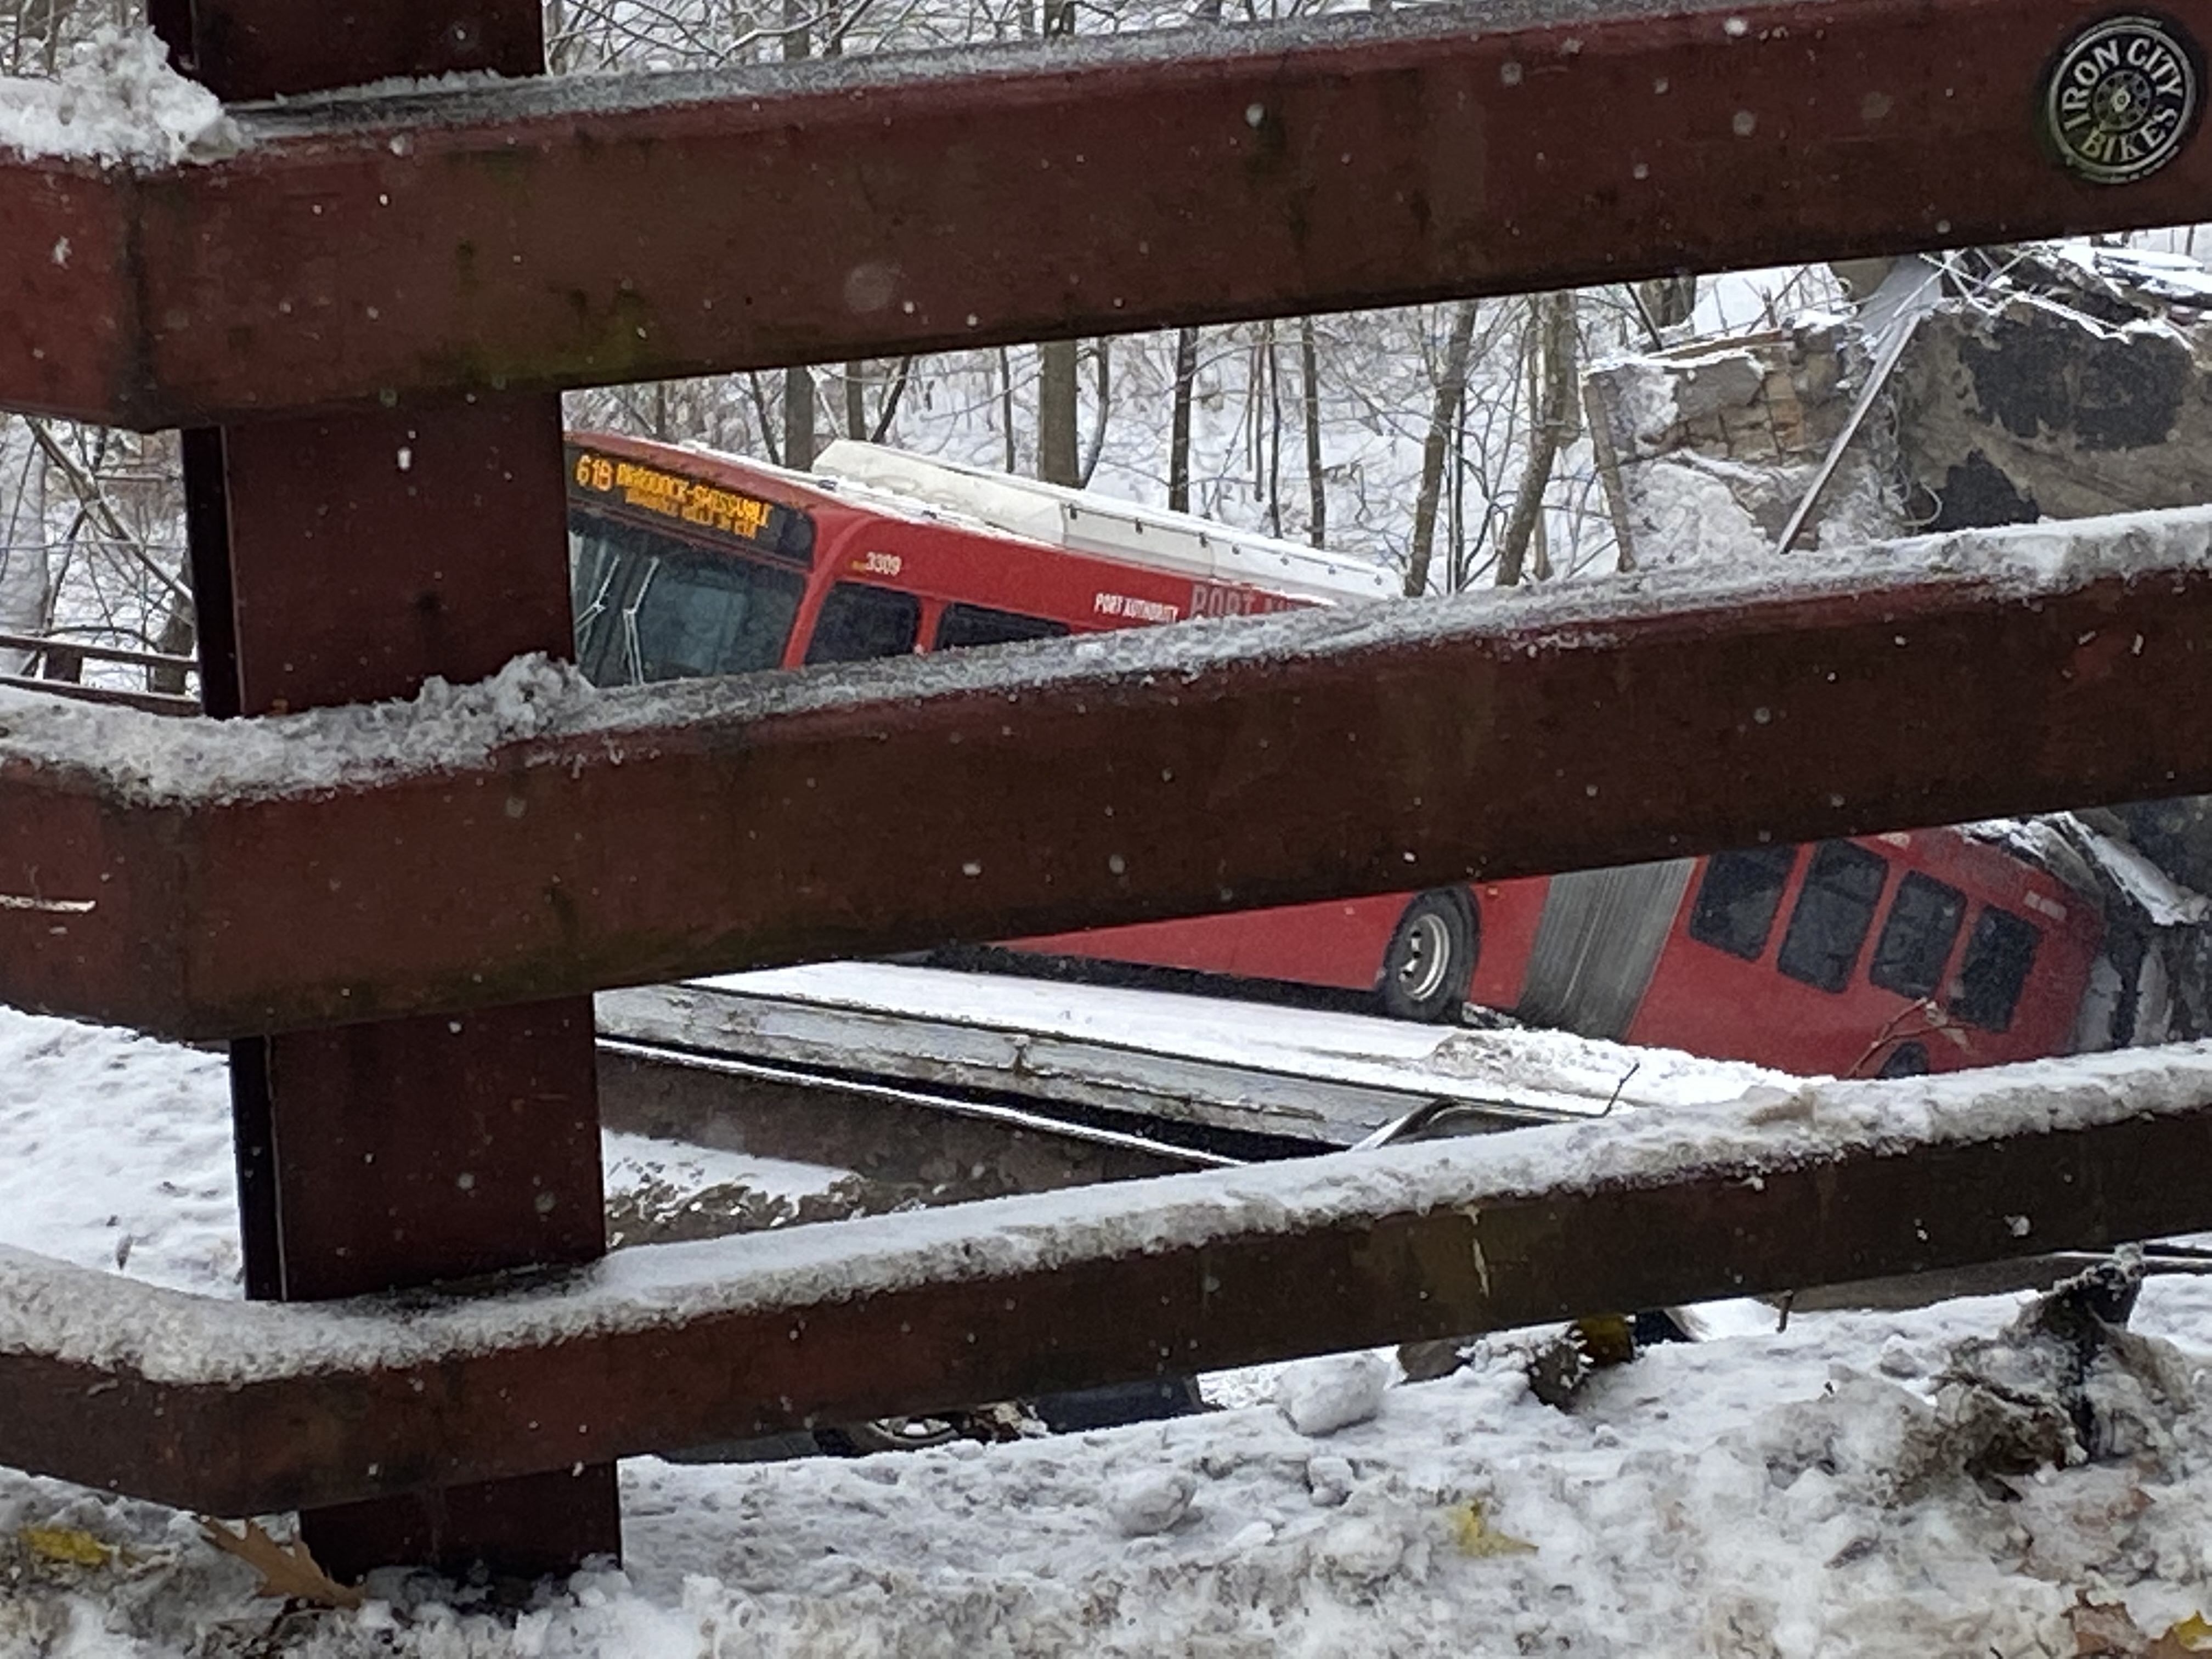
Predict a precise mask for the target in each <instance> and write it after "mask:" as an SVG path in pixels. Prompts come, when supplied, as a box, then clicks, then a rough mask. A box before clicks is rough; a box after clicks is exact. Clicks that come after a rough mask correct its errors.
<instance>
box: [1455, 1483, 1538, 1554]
mask: <svg viewBox="0 0 2212 1659" xmlns="http://www.w3.org/2000/svg"><path fill="white" fill-rule="evenodd" d="M1445 1514H1446V1515H1447V1516H1449V1517H1450V1519H1451V1529H1452V1541H1453V1542H1454V1543H1455V1544H1457V1545H1458V1546H1459V1547H1460V1553H1462V1554H1463V1555H1472V1556H1474V1557H1477V1558H1478V1559H1480V1557H1483V1556H1486V1555H1534V1553H1536V1547H1535V1546H1534V1544H1531V1543H1529V1542H1528V1541H1527V1540H1526V1539H1521V1538H1516V1537H1514V1536H1513V1535H1512V1534H1510V1533H1503V1532H1498V1531H1497V1530H1496V1529H1495V1528H1492V1526H1491V1524H1490V1521H1489V1518H1488V1517H1487V1516H1485V1515H1484V1514H1483V1512H1482V1505H1481V1504H1479V1503H1477V1502H1475V1501H1474V1499H1473V1498H1469V1499H1468V1501H1467V1502H1466V1503H1464V1504H1453V1505H1452V1506H1451V1508H1450V1509H1449V1510H1446V1511H1445Z"/></svg>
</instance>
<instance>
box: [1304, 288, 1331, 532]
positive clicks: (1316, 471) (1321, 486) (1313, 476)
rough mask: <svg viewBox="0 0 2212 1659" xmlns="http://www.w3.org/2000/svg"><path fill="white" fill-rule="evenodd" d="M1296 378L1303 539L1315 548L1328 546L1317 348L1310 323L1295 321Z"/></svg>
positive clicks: (1306, 319) (1306, 320)
mask: <svg viewBox="0 0 2212 1659" xmlns="http://www.w3.org/2000/svg"><path fill="white" fill-rule="evenodd" d="M1298 375H1299V386H1300V388H1301V391H1302V392H1303V393H1304V396H1303V398H1302V399H1301V401H1302V403H1303V404H1304V416H1305V418H1304V427H1305V434H1306V498H1307V505H1306V513H1307V522H1306V536H1307V538H1308V539H1309V540H1310V541H1311V542H1312V543H1313V544H1314V545H1315V546H1316V547H1326V546H1327V545H1328V475H1327V474H1326V472H1325V471H1323V470H1322V458H1321V349H1320V346H1319V343H1317V342H1316V340H1315V338H1314V320H1313V319H1312V318H1310V317H1301V318H1299V319H1298Z"/></svg>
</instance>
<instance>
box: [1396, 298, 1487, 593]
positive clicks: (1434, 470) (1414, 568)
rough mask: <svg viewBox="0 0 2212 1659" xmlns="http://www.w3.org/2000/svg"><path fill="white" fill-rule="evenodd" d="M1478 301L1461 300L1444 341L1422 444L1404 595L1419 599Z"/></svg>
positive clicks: (1464, 387)
mask: <svg viewBox="0 0 2212 1659" xmlns="http://www.w3.org/2000/svg"><path fill="white" fill-rule="evenodd" d="M1478 303H1479V302H1478V301H1474V300H1462V301H1460V303H1459V307H1458V308H1457V309H1456V310H1455V311H1454V312H1453V313H1452V325H1451V335H1450V337H1449V339H1447V340H1446V341H1445V342H1444V361H1443V369H1442V370H1441V371H1440V372H1439V373H1438V374H1437V395H1436V398H1435V399H1434V401H1433V402H1432V403H1431V404H1430V406H1429V435H1428V436H1427V437H1426V438H1425V439H1424V440H1423V441H1422V443H1421V487H1420V490H1419V493H1418V494H1417V495H1414V497H1413V544H1412V546H1411V548H1410V549H1409V550H1408V551H1407V558H1406V592H1407V595H1408V596H1409V597H1411V598H1415V599H1418V598H1419V597H1420V596H1421V595H1422V594H1423V593H1425V592H1428V590H1429V558H1430V555H1431V552H1432V551H1433V550H1434V549H1435V546H1436V539H1437V501H1439V500H1440V499H1441V498H1442V496H1443V483H1444V458H1445V456H1446V454H1447V453H1449V449H1450V444H1451V431H1452V427H1453V425H1454V424H1455V422H1457V421H1458V419H1459V405H1460V400H1461V399H1462V398H1464V397H1466V396H1467V360H1468V352H1469V351H1470V350H1471V349H1472V348H1473V346H1474V316H1475V308H1476V306H1477V304H1478Z"/></svg>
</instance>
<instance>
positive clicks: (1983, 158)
mask: <svg viewBox="0 0 2212 1659" xmlns="http://www.w3.org/2000/svg"><path fill="white" fill-rule="evenodd" d="M235 9H243V10H248V11H251V10H255V9H256V8H254V7H250V6H246V5H244V3H243V0H240V4H239V6H238V7H237V8H235ZM258 10H259V11H263V12H269V11H271V8H270V7H269V6H267V5H265V4H264V5H261V6H259V7H258ZM2105 10H2106V8H2104V7H2101V6H2100V5H2097V4H2094V3H2091V0H1948V3H1945V4H1943V5H1941V6H1937V5H1930V4H1926V3H1923V0H1770V3H1766V4H1761V5H1725V6H1723V5H1715V4H1711V3H1709V0H1602V3H1597V4H1577V5H1574V6H1572V7H1559V6H1553V5H1547V4H1543V3H1534V0H1505V3H1490V4H1484V5H1480V6H1475V7H1471V8H1468V9H1463V10H1457V11H1447V10H1440V9H1429V8H1421V9H1415V10H1413V11H1410V12H1407V13H1406V14H1404V15H1402V16H1401V17H1399V18H1395V19H1392V18H1381V19H1377V18H1331V19H1328V20H1325V21H1318V22H1314V23H1308V24H1301V25H1297V26H1284V27H1265V28H1261V27H1255V28H1249V29H1237V30H1228V31H1204V32H1201V31H1182V32H1179V33H1173V34H1166V35H1158V36H1150V37H1137V38H1133V39H1129V40H1115V41H1109V42H1089V43H1085V46H1084V48H1083V49H1082V51H1081V52H1062V51H1059V50H1055V49H1053V48H1049V47H1036V48H1013V49H1006V50H1004V51H999V52H962V53H961V54H959V55H958V56H957V57H954V58H931V57H927V56H923V57H910V58H884V59H853V60H846V61H843V62H842V63H838V64H811V65H807V66H791V67H787V68H786V69H784V70H761V71H754V72H748V73H746V74H744V75H742V76H728V77H723V78H719V79H718V78H714V77H696V76H674V77H657V78H641V79H638V80H635V81H629V82H613V83H605V82H600V83H594V84H592V85H591V86H590V87H588V88H578V87H570V86H564V85H562V84H561V83H558V82H539V83H536V84H525V85H521V86H517V87H512V88H497V89H488V90H479V91H471V92H459V93H451V94H422V95H416V96H410V97H405V98H398V99H391V100H364V101H351V100H349V101H348V102H347V103H345V104H343V106H338V107H337V110H336V111H335V112H327V111H326V112H322V113H320V114H318V113H315V112H313V111H312V110H310V111H306V112H303V111H301V110H300V109H297V108H295V107H291V106H287V107H286V108H284V109H282V110H277V111H262V112H253V113H249V114H247V115H246V116H245V117H244V120H245V125H246V130H247V131H248V132H249V133H250V134H252V138H253V142H252V144H251V145H250V147H249V148H248V149H246V151H245V152H244V153H243V154H240V155H237V156H235V157H234V158H230V159H228V160H223V161H216V162H212V163H210V164H205V165H191V166H185V167H174V168H168V169H163V170H157V171H151V172H139V173H132V172H131V171H129V170H127V169H109V170H106V171H100V170H97V169H94V168H91V167H87V166H82V165H76V164H68V163H57V162H25V161H6V162H0V218H4V219H5V221H6V222H8V223H9V227H10V234H9V238H8V239H7V240H6V242H5V243H4V245H0V300H4V301H5V303H0V404H13V405H16V406H20V407H27V408H36V409H45V410H53V411H55V412H58V413H64V414H70V415H76V416H85V417H89V418H95V419H106V420H111V421H115V422H121V423H125V424H132V425H139V426H146V427H159V426H167V425H177V424H193V423H203V422H216V421H238V420H244V419H248V418H252V417H255V416H261V415H264V414H267V413H270V412H274V411H280V410H301V409H317V408H325V407H331V406H337V405H345V404H360V403H363V402H366V401H369V400H378V401H381V402H385V403H391V402H400V403H406V404H411V403H413V402H416V401H417V400H419V399H422V398H436V397H441V396H449V395H453V394H455V393H459V392H477V393H489V392H513V391H521V390H529V389H550V388H556V387H562V386H581V385H592V384H600V383H605V382H611V381H617V380H640V379H647V378H652V377H656V376H668V375H678V374H699V373H703V372H708V371H714V370H727V369H734V368H749V367H761V366H766V365H771V364H777V363H784V362H805V361H826V360H830V359H842V358H848V357H872V356H890V355H893V354H896V353H904V352H912V351H921V350H932V349H947V348H957V347H965V346H975V345H979V344H986V343H994V342H999V343H1003V342H1008V341H1015V340H1023V339H1030V338H1039V337H1051V336H1069V335H1085V334H1095V333H1102V332H1114V331H1126V330H1130V329H1135V328H1145V327H1158V326H1165V325H1172V324H1188V323H1195V322H1200V321H1218V320H1224V319H1233V318H1240V317H1255V316H1262V315H1273V314H1283V313H1294V312H1304V311H1324V310H1334V309H1341V308H1348V307H1366V306H1380V305H1390V304H1401V303H1407V302H1412V301H1426V300H1435V299H1440V298H1443V297H1447V296H1451V295H1473V294H1486V293H1500V292H1510V291H1519V290H1528V289H1548V288H1558V287H1564V286H1569V285H1574V284H1581V283H1601V282H1613V281H1620V280H1625V279H1627V278H1631V277H1636V276H1648V275H1652V274H1655V273H1659V272H1663V271H1668V270H1676V269H1679V268H1696V269H1701V270H1715V269H1724V268H1729V267H1735V266H1748V265H1758V264H1773V263H1779V262H1784V261H1792V260H1804V259H1815V258H1830V257H1839V256H1843V255H1847V254H1863V253H1869V252H1896V251H1902V250H1904V249H1907V248H1927V247H1935V246H1960V245H1966V244H1974V243H1982V242H1989V241H1996V240H2012V239H2017V238H2021V237H2029V236H2045V235H2052V234H2062V233H2081V232H2088V231H2096V230H2112V229H2118V228H2127V227H2134V226H2142V225H2150V224H2162V223H2179V222H2188V221H2191V220H2193V219H2195V218H2197V217H2199V216H2201V215H2202V211H2203V203H2204V202H2205V201H2206V200H2207V199H2208V198H2212V143H2208V141H2207V140H2206V139H2205V138H2204V137H2203V136H2202V135H2201V134H2198V135H2196V136H2194V137H2189V136H2188V134H2187V133H2183V134H2181V135H2179V137H2184V138H2186V140H2187V141H2186V142H2183V143H2179V144H2178V146H2177V154H2176V155H2175V157H2174V159H2173V160H2172V161H2171V163H2170V165H2167V166H2166V167H2163V169H2162V170H2160V171H2157V172H2154V173H2150V174H2149V175H2148V176H2146V177H2143V178H2142V179H2136V180H2135V181H2133V182H2129V183H2125V184H2117V185H2114V184H2100V183H2098V182H2094V181H2093V180H2092V179H2088V178H2086V177H2084V176H2082V175H2081V173H2079V172H2078V171H2076V170H2073V169H2069V167H2067V166H2066V165H2064V164H2063V162H2062V161H2061V160H2060V158H2059V152H2058V150H2057V146H2056V145H2055V143H2054V142H2053V140H2052V138H2051V134H2050V132H2049V131H2047V123H2046V120H2045V116H2044V114H2043V112H2042V105H2041V102H2040V99H2041V96H2042V91H2043V86H2044V81H2045V76H2046V75H2047V74H2048V73H2049V71H2050V70H2051V68H2052V66H2053V64H2054V63H2055V62H2056V60H2057V58H2058V55H2059V54H2060V53H2061V52H2062V51H2063V48H2064V47H2065V46H2067V44H2068V43H2069V40H2074V39H2075V37H2077V36H2078V35H2079V33H2081V31H2082V30H2083V29H2084V28H2085V27H2089V26H2090V25H2092V24H2093V23H2094V22H2095V21H2097V20H2099V19H2100V16H2101V15H2103V13H2104V12H2105ZM264 21H265V20H264ZM2175 27H2179V25H2176V26H2175ZM1009 227H1018V228H1019V230H1018V234H1009V233H1008V228H1009ZM64 237H66V238H67V239H68V241H69V245H70V247H71V248H72V249H74V250H75V252H74V253H73V254H72V256H71V258H70V260H69V262H68V267H67V269H66V270H62V269H58V267H57V266H56V264H55V261H54V259H53V258H52V250H53V249H54V248H55V247H56V246H58V245H59V242H60V240H61V239H62V238H64Z"/></svg>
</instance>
